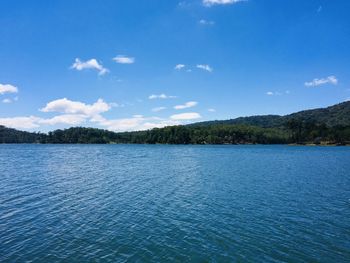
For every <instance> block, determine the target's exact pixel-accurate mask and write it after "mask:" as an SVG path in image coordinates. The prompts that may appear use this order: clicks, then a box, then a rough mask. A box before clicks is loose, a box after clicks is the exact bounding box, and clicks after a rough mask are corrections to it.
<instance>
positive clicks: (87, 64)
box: [71, 58, 109, 76]
mask: <svg viewBox="0 0 350 263" xmlns="http://www.w3.org/2000/svg"><path fill="white" fill-rule="evenodd" d="M71 68H72V69H76V70H79V71H80V70H83V69H96V70H97V71H98V74H99V75H101V76H102V75H104V74H106V73H108V72H109V70H108V69H106V68H104V67H103V66H102V65H101V64H99V63H98V61H97V60H96V59H94V58H93V59H90V60H87V61H81V60H80V59H79V58H76V59H75V62H74V63H73V65H72V66H71Z"/></svg>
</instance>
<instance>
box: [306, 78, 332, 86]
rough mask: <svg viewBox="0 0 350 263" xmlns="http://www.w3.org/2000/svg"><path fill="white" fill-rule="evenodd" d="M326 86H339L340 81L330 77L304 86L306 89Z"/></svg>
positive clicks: (315, 80) (314, 80)
mask: <svg viewBox="0 0 350 263" xmlns="http://www.w3.org/2000/svg"><path fill="white" fill-rule="evenodd" d="M324 84H332V85H337V84H338V79H337V78H336V77H335V76H329V77H327V78H322V79H313V80H312V81H310V82H305V83H304V85H305V86H306V87H317V86H320V85H324Z"/></svg>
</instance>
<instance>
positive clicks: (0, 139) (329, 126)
mask: <svg viewBox="0 0 350 263" xmlns="http://www.w3.org/2000/svg"><path fill="white" fill-rule="evenodd" d="M0 143H57V144H59V143H71V144H75V143H93V144H96V143H101V144H105V143H147V144H155V143H160V144H256V143H258V144H287V143H298V144H309V143H314V144H341V145H343V144H350V102H344V103H340V104H337V105H334V106H331V107H328V108H323V109H314V110H306V111H301V112H297V113H293V114H289V115H285V116H278V115H263V116H251V117H241V118H236V119H232V120H223V121H209V122H200V123H195V124H190V125H179V126H169V127H164V128H155V129H152V130H147V131H134V132H122V133H116V132H111V131H107V130H102V129H95V128H83V127H74V128H69V129H65V130H55V131H53V132H49V133H48V134H43V133H30V132H25V131H18V130H15V129H10V128H6V127H4V126H0Z"/></svg>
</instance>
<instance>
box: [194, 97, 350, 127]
mask: <svg viewBox="0 0 350 263" xmlns="http://www.w3.org/2000/svg"><path fill="white" fill-rule="evenodd" d="M291 120H298V121H303V122H309V123H319V124H325V125H327V126H328V127H335V126H349V125H350V101H347V102H343V103H339V104H336V105H333V106H330V107H327V108H319V109H313V110H304V111H300V112H296V113H292V114H288V115H284V116H279V115H257V116H250V117H239V118H236V119H230V120H223V121H207V122H198V123H194V124H191V125H195V126H207V125H217V124H220V125H223V124H228V125H232V124H244V125H252V126H258V127H263V128H275V127H282V126H284V125H286V124H287V123H288V121H291Z"/></svg>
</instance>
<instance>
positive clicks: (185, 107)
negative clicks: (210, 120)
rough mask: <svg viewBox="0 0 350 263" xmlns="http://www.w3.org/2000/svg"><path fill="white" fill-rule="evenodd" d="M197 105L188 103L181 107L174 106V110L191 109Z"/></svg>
mask: <svg viewBox="0 0 350 263" xmlns="http://www.w3.org/2000/svg"><path fill="white" fill-rule="evenodd" d="M197 104H198V102H197V101H189V102H186V103H185V104H183V105H176V106H174V109H175V110H183V109H187V108H192V107H194V106H196V105H197Z"/></svg>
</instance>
